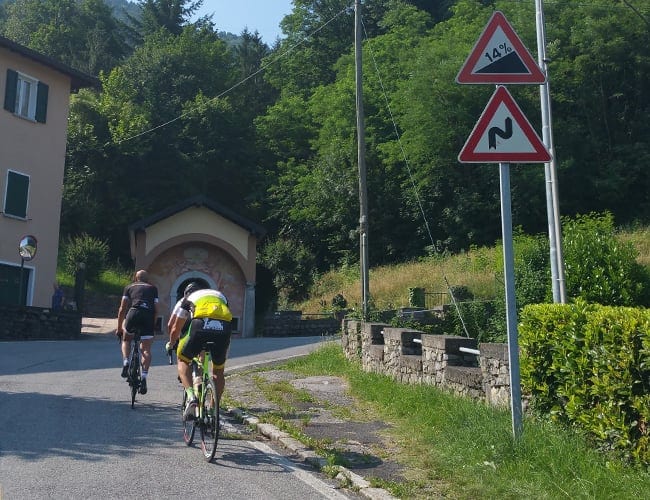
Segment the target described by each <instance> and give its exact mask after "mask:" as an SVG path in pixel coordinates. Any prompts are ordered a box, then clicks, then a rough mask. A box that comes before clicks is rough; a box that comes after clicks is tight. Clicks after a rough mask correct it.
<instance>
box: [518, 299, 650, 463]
mask: <svg viewBox="0 0 650 500" xmlns="http://www.w3.org/2000/svg"><path fill="white" fill-rule="evenodd" d="M519 339H520V347H521V353H522V356H521V365H520V366H521V381H522V387H523V390H524V391H525V392H526V393H528V394H529V395H531V396H532V398H533V403H534V407H536V408H537V409H539V410H540V411H541V412H542V413H545V414H550V415H551V418H552V419H554V420H556V421H559V422H563V423H566V424H570V425H574V426H577V427H579V428H580V429H582V430H584V431H586V432H587V433H588V434H589V435H591V436H592V437H593V439H594V440H595V441H597V442H598V443H599V444H600V446H601V447H602V448H605V449H611V450H615V451H617V452H619V453H621V454H622V455H624V456H626V457H627V458H630V459H633V460H635V461H637V462H639V463H643V464H646V465H650V426H649V425H648V423H649V422H650V310H648V309H640V308H639V309H635V308H630V307H609V306H601V305H598V304H587V303H586V302H584V301H582V300H580V301H578V302H576V303H575V304H572V305H560V304H554V305H548V304H538V305H531V306H527V307H526V308H524V310H523V312H522V315H521V322H520V326H519Z"/></svg>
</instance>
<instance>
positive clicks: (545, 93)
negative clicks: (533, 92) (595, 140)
mask: <svg viewBox="0 0 650 500" xmlns="http://www.w3.org/2000/svg"><path fill="white" fill-rule="evenodd" d="M542 1H543V0H535V21H536V27H537V57H538V62H539V67H540V69H541V71H542V73H544V76H545V77H546V80H545V81H544V83H542V84H541V85H540V86H539V97H540V102H541V108H542V141H543V142H544V145H545V146H546V149H548V151H549V153H550V154H551V160H550V161H549V162H547V163H545V164H544V175H545V179H546V212H547V214H548V215H547V217H548V234H549V246H550V250H551V252H550V260H551V280H552V286H553V302H555V303H560V304H565V303H566V290H565V282H564V258H563V256H562V225H561V222H560V206H559V201H558V192H557V161H556V159H555V147H554V146H553V127H552V124H551V98H550V92H549V84H548V59H546V30H545V27H544V9H543V6H542Z"/></svg>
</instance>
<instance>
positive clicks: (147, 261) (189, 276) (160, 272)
mask: <svg viewBox="0 0 650 500" xmlns="http://www.w3.org/2000/svg"><path fill="white" fill-rule="evenodd" d="M264 235H265V231H264V229H263V228H262V227H261V226H259V225H257V224H256V223H254V222H252V221H250V220H247V219H246V218H244V217H242V216H240V215H238V214H236V213H234V212H233V211H231V210H230V209H228V208H227V207H225V206H223V205H221V204H220V203H217V202H215V201H213V200H210V199H208V198H206V197H204V196H195V197H193V198H190V199H188V200H185V201H183V202H180V203H178V204H177V205H174V206H172V207H169V208H167V209H165V210H162V211H160V212H158V213H156V214H154V215H151V216H150V217H147V218H145V219H142V220H140V221H138V222H136V223H134V224H132V225H131V226H129V238H130V245H131V257H132V258H133V261H134V264H135V269H146V270H147V271H148V272H149V278H150V279H151V282H152V283H153V284H154V285H156V286H157V287H158V295H159V300H160V305H161V307H160V311H161V315H160V316H159V317H158V318H157V321H156V330H157V333H161V334H162V333H165V334H166V333H168V332H167V321H168V320H169V316H170V313H171V310H172V308H173V307H174V304H176V301H177V300H178V299H179V298H180V297H181V296H182V295H183V290H184V289H185V286H186V285H187V284H188V283H189V282H190V281H199V282H201V283H202V284H204V285H206V286H208V287H210V288H215V289H218V290H221V291H222V292H223V293H224V294H225V295H226V297H227V299H228V306H229V308H230V310H231V311H232V315H233V333H234V334H240V335H241V336H242V337H253V336H254V335H255V279H256V278H255V262H256V256H257V244H258V242H259V241H260V240H261V239H262V238H263V237H264Z"/></svg>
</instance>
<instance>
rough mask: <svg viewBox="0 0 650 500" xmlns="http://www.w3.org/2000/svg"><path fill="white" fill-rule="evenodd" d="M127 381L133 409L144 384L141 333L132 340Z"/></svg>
mask: <svg viewBox="0 0 650 500" xmlns="http://www.w3.org/2000/svg"><path fill="white" fill-rule="evenodd" d="M126 381H127V382H128V384H129V387H130V388H131V408H133V407H134V405H135V395H136V394H137V393H138V391H139V390H140V385H141V384H142V367H141V366H140V332H139V331H138V332H135V333H134V334H133V339H131V354H130V355H129V371H128V372H127V377H126Z"/></svg>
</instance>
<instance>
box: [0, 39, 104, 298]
mask: <svg viewBox="0 0 650 500" xmlns="http://www.w3.org/2000/svg"><path fill="white" fill-rule="evenodd" d="M93 86H97V87H98V86H99V81H98V80H97V79H96V78H94V77H91V76H89V75H86V74H84V73H81V72H79V71H77V70H75V69H73V68H70V67H69V66H66V65H64V64H61V63H59V62H57V61H55V60H53V59H51V58H49V57H47V56H44V55H43V54H40V53H38V52H35V51H33V50H31V49H28V48H27V47H23V46H22V45H19V44H17V43H15V42H13V41H11V40H9V39H7V38H4V37H1V36H0V95H2V96H4V107H3V110H0V130H2V133H1V134H0V304H18V305H28V306H37V307H49V306H50V299H51V296H52V292H53V288H52V285H53V283H54V280H55V279H56V264H57V257H58V248H59V226H60V217H61V198H62V193H63V171H64V163H65V151H66V141H67V125H68V110H69V102H70V93H71V92H75V91H77V90H78V89H80V88H83V87H93ZM25 235H32V236H34V237H35V238H36V242H37V248H36V256H35V258H34V259H32V260H27V261H24V260H22V259H21V256H20V255H19V253H18V247H19V242H20V240H21V239H23V237H24V236H25ZM21 281H22V284H21Z"/></svg>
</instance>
